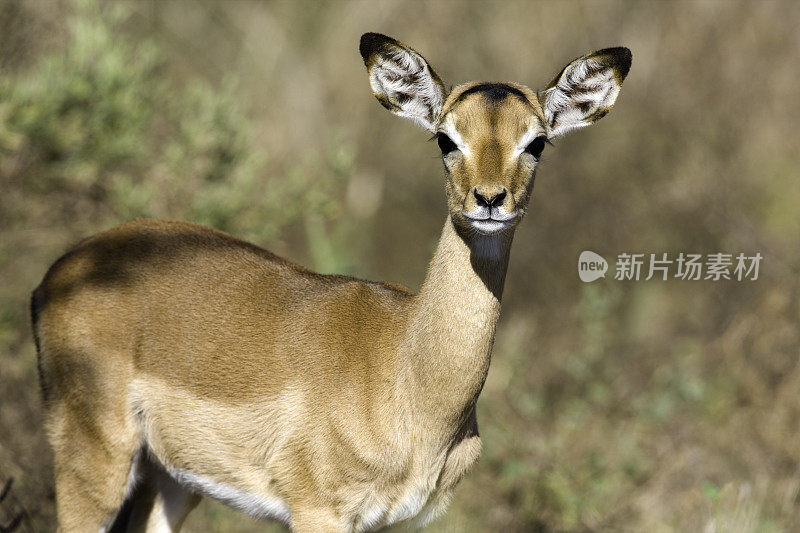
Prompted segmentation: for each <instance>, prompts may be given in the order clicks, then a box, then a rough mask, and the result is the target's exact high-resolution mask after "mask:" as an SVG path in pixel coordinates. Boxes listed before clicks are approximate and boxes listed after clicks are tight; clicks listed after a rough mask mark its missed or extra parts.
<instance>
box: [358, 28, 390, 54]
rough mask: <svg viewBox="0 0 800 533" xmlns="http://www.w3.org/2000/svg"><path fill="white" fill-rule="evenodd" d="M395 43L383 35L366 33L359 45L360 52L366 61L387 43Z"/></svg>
mask: <svg viewBox="0 0 800 533" xmlns="http://www.w3.org/2000/svg"><path fill="white" fill-rule="evenodd" d="M390 42H394V39H392V38H391V37H387V36H386V35H383V34H382V33H372V32H369V33H365V34H364V35H362V36H361V42H360V43H359V44H358V51H359V52H361V57H363V58H364V60H365V61H366V60H367V59H368V58H369V56H370V55H372V54H373V53H375V52H377V51H378V50H379V49H380V48H381V47H382V46H383V45H385V44H386V43H390Z"/></svg>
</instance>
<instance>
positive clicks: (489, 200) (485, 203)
mask: <svg viewBox="0 0 800 533" xmlns="http://www.w3.org/2000/svg"><path fill="white" fill-rule="evenodd" d="M472 194H474V195H475V200H477V201H478V205H479V206H481V207H497V206H498V205H500V204H501V203H503V200H505V199H506V195H507V194H508V191H507V190H506V189H505V187H504V188H503V190H502V191H500V192H499V193H497V194H495V195H494V196H488V197H487V196H484V195H482V194H481V193H479V192H478V189H477V188H475V189H472Z"/></svg>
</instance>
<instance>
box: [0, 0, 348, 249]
mask: <svg viewBox="0 0 800 533" xmlns="http://www.w3.org/2000/svg"><path fill="white" fill-rule="evenodd" d="M74 8H75V9H74V14H73V15H72V16H71V18H70V20H69V21H68V28H69V38H70V40H69V44H68V45H67V46H66V47H64V49H63V50H60V51H58V52H56V53H53V54H50V55H48V56H46V57H44V58H43V59H42V60H41V61H39V62H38V63H37V64H36V65H35V66H34V67H33V68H32V69H31V70H30V71H28V72H25V73H23V74H21V75H19V76H15V77H11V78H10V79H7V80H6V81H5V83H4V84H3V86H2V89H1V90H2V93H0V94H1V95H2V98H0V101H2V104H0V117H2V118H3V119H4V120H3V121H2V129H0V147H2V152H0V153H1V154H2V158H3V160H0V165H3V164H5V165H6V166H12V165H11V164H10V163H9V162H10V161H13V167H14V168H15V170H16V172H15V175H14V183H13V184H12V186H14V187H19V188H21V189H23V190H24V192H25V193H28V194H31V193H32V194H37V193H40V194H50V193H52V192H53V191H61V192H62V193H63V194H65V195H71V196H77V197H80V199H85V200H89V203H90V204H91V207H92V210H93V211H95V215H96V216H97V217H98V222H99V221H105V220H106V219H111V220H124V219H130V218H135V217H158V218H175V219H186V220H194V221H197V222H200V223H203V224H207V225H210V226H213V227H215V228H218V229H221V230H223V231H228V232H231V233H234V234H236V235H238V236H241V237H244V238H249V239H254V240H256V241H258V242H262V243H269V242H273V241H275V240H276V239H278V238H280V236H281V234H282V232H283V231H284V229H285V228H287V227H290V226H293V225H295V224H297V222H298V221H303V220H306V219H307V222H308V223H313V224H317V225H322V226H325V224H326V221H327V220H329V219H330V218H331V217H332V216H335V215H336V214H337V213H338V210H339V209H338V205H339V204H338V200H336V198H335V195H334V192H333V187H334V186H336V185H340V184H341V182H342V180H343V179H346V178H347V176H348V175H349V172H350V169H351V165H352V155H346V156H345V157H342V156H341V152H342V149H339V148H336V147H335V148H334V149H333V152H332V156H331V157H330V158H327V159H325V160H323V161H322V162H321V163H316V164H315V163H306V164H303V165H300V166H298V168H297V169H295V170H294V171H292V172H290V173H289V175H288V176H286V177H283V178H281V179H271V180H265V179H264V175H263V171H264V162H265V159H266V157H265V154H264V153H263V151H262V150H260V149H258V148H257V147H256V146H255V142H254V137H255V127H254V125H253V123H252V121H251V119H250V118H249V109H248V106H247V104H246V102H244V101H242V99H241V97H240V96H238V95H239V93H240V91H239V90H238V86H237V82H236V80H234V79H225V80H223V81H222V82H221V83H220V84H219V86H218V87H216V86H212V85H211V84H209V83H208V82H206V81H204V80H202V79H199V78H194V79H190V80H189V81H188V82H186V83H184V84H181V85H179V84H176V83H174V82H172V81H171V80H170V79H168V78H167V77H166V76H165V75H164V69H163V66H164V60H163V58H162V54H161V52H160V50H159V47H158V46H157V45H156V44H155V43H154V42H153V41H151V40H148V39H142V40H133V39H129V38H125V37H121V35H120V28H121V27H122V25H123V24H124V23H125V21H126V20H127V18H128V11H129V9H128V6H127V5H126V4H112V5H109V6H106V7H105V8H104V9H102V8H101V7H100V5H99V4H98V3H97V2H95V1H93V0H81V1H79V2H76V3H75V6H74ZM320 174H327V175H329V176H330V179H328V180H325V179H320V177H319V175H320ZM76 201H77V200H76ZM312 214H313V215H312ZM323 231H327V230H325V229H324V230H323Z"/></svg>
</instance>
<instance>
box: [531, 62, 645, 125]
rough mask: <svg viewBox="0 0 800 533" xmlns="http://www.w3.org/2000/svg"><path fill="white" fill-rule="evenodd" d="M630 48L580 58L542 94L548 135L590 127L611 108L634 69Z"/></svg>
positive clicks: (541, 101)
mask: <svg viewBox="0 0 800 533" xmlns="http://www.w3.org/2000/svg"><path fill="white" fill-rule="evenodd" d="M631 57H632V56H631V51H630V50H628V49H627V48H624V47H617V48H606V49H604V50H598V51H597V52H593V53H591V54H587V55H585V56H583V57H579V58H578V59H576V60H575V61H573V62H572V63H570V64H569V65H567V66H566V67H564V69H563V70H562V71H561V72H559V74H558V76H556V77H555V78H554V79H553V81H551V82H550V85H548V86H547V89H545V90H544V91H542V92H540V93H539V102H540V103H541V104H542V108H543V110H544V116H545V119H546V120H547V127H548V128H549V130H550V131H549V136H551V137H556V136H558V135H563V134H564V133H566V132H568V131H570V130H573V129H576V128H582V127H584V126H588V125H589V124H592V123H593V122H595V121H597V120H599V119H600V118H602V117H603V116H604V115H605V114H606V113H608V112H609V111H610V110H611V107H612V106H613V105H614V102H615V101H616V99H617V95H618V94H619V89H620V87H622V81H623V80H624V79H625V76H627V75H628V70H630V68H631Z"/></svg>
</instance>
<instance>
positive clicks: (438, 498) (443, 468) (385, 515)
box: [355, 425, 481, 531]
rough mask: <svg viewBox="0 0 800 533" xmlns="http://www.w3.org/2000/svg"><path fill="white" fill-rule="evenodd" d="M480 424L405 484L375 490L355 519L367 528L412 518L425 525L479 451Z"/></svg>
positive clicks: (438, 511) (358, 526) (441, 507)
mask: <svg viewBox="0 0 800 533" xmlns="http://www.w3.org/2000/svg"><path fill="white" fill-rule="evenodd" d="M480 449H481V444H480V438H479V437H478V433H477V425H470V426H469V427H468V428H467V430H466V431H464V432H463V433H462V434H461V435H460V436H459V440H457V441H456V442H455V443H454V444H453V445H452V446H451V447H450V448H449V449H448V450H447V451H446V452H445V453H442V454H440V455H438V456H437V457H435V458H433V459H432V460H430V462H426V463H423V464H422V465H421V466H419V467H418V468H416V469H415V471H414V474H413V475H411V476H409V477H408V478H407V479H406V480H405V481H404V482H403V483H402V484H400V485H396V486H393V487H390V488H389V489H388V490H386V491H374V492H371V493H370V494H369V495H367V496H366V497H365V498H364V500H363V506H362V507H361V508H360V509H359V512H358V518H357V520H356V521H355V523H356V529H357V530H361V531H365V530H369V529H372V528H375V527H381V526H388V525H391V524H395V523H398V522H402V521H406V520H409V521H410V520H412V519H413V522H414V524H416V525H419V526H424V525H425V524H427V523H429V522H430V521H431V520H433V519H434V518H436V517H437V516H438V515H440V514H441V513H442V512H444V510H445V507H446V505H447V503H448V501H449V494H450V492H451V491H452V490H453V488H454V487H455V486H456V484H457V483H458V482H459V481H460V480H461V478H462V477H463V476H464V474H466V473H467V471H468V470H469V469H470V467H471V466H472V465H473V464H474V463H475V461H477V459H478V456H479V455H480Z"/></svg>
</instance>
